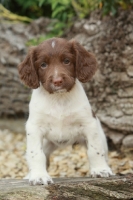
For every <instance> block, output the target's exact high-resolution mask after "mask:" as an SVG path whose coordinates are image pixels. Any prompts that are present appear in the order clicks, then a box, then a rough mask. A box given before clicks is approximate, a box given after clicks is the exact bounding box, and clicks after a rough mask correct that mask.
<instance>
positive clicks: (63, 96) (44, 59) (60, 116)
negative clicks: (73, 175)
mask: <svg viewBox="0 0 133 200" xmlns="http://www.w3.org/2000/svg"><path fill="white" fill-rule="evenodd" d="M96 69H97V62H96V59H95V57H94V55H93V54H91V53H89V52H87V51H86V50H85V49H84V48H83V47H82V46H81V45H80V44H79V43H78V42H76V41H74V40H70V41H67V40H65V39H61V38H52V39H49V40H46V41H44V42H43V43H41V44H40V45H38V46H36V47H33V48H31V50H30V51H29V53H28V55H27V57H26V58H25V60H24V61H23V62H22V63H21V64H20V65H19V74H20V78H21V80H22V81H23V82H24V83H25V84H26V85H27V86H29V87H31V88H32V89H33V93H32V97H31V101H30V104H29V118H28V120H27V123H26V133H27V153H26V155H27V162H28V166H29V174H28V176H27V178H28V179H29V182H30V183H31V184H33V185H36V184H47V183H49V182H52V179H51V177H50V176H49V174H48V172H47V167H46V166H47V162H48V159H49V155H50V154H51V153H52V152H53V151H54V150H55V149H56V148H58V147H65V146H66V145H72V144H74V143H75V142H77V141H80V140H82V139H84V140H85V141H86V147H87V154H88V159H89V164H90V175H91V176H92V177H108V176H110V175H112V171H111V169H110V167H109V166H108V164H107V152H108V150H107V143H106V138H105V135H104V132H103V129H102V127H101V124H100V122H99V120H98V118H97V117H95V116H94V115H93V112H92V109H91V106H90V104H89V101H88V99H87V96H86V94H85V92H84V89H83V87H82V84H81V82H87V81H89V80H90V79H91V78H92V76H93V75H94V73H95V71H96Z"/></svg>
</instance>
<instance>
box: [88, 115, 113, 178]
mask: <svg viewBox="0 0 133 200" xmlns="http://www.w3.org/2000/svg"><path fill="white" fill-rule="evenodd" d="M87 129H88V131H87V132H88V133H86V137H87V140H88V149H87V154H88V157H89V164H90V174H91V176H92V177H109V176H111V175H113V174H112V171H111V169H110V167H109V166H108V164H107V162H106V160H107V159H106V157H107V152H106V151H107V148H106V147H107V144H106V138H105V135H104V132H103V130H102V127H101V125H100V123H99V121H98V119H96V118H93V119H92V122H91V124H90V126H89V127H88V128H87Z"/></svg>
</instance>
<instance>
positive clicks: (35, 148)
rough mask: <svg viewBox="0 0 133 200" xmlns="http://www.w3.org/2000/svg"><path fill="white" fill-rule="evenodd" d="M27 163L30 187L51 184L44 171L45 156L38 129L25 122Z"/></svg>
mask: <svg viewBox="0 0 133 200" xmlns="http://www.w3.org/2000/svg"><path fill="white" fill-rule="evenodd" d="M26 131H27V153H26V157H27V162H28V166H29V170H30V172H29V175H28V178H29V182H30V184H31V185H38V184H39V185H40V184H48V183H49V182H52V179H51V177H50V176H49V175H48V173H47V170H46V156H45V155H44V152H43V146H42V145H43V136H42V133H41V131H40V130H39V127H36V126H35V125H34V124H30V123H29V122H27V125H26Z"/></svg>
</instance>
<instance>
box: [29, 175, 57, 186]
mask: <svg viewBox="0 0 133 200" xmlns="http://www.w3.org/2000/svg"><path fill="white" fill-rule="evenodd" d="M29 183H30V185H48V184H49V183H53V180H52V178H51V177H50V176H49V175H48V173H47V172H42V173H40V172H31V173H30V175H29Z"/></svg>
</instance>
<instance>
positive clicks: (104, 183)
mask: <svg viewBox="0 0 133 200" xmlns="http://www.w3.org/2000/svg"><path fill="white" fill-rule="evenodd" d="M37 199H39V200H67V199H70V200H115V199H117V200H118V199H119V200H125V199H132V200H133V175H127V176H114V177H110V178H95V179H92V178H88V177H86V178H56V179H54V184H50V185H48V186H43V185H41V186H30V185H29V183H28V181H27V180H17V179H2V180H0V200H37Z"/></svg>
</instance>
